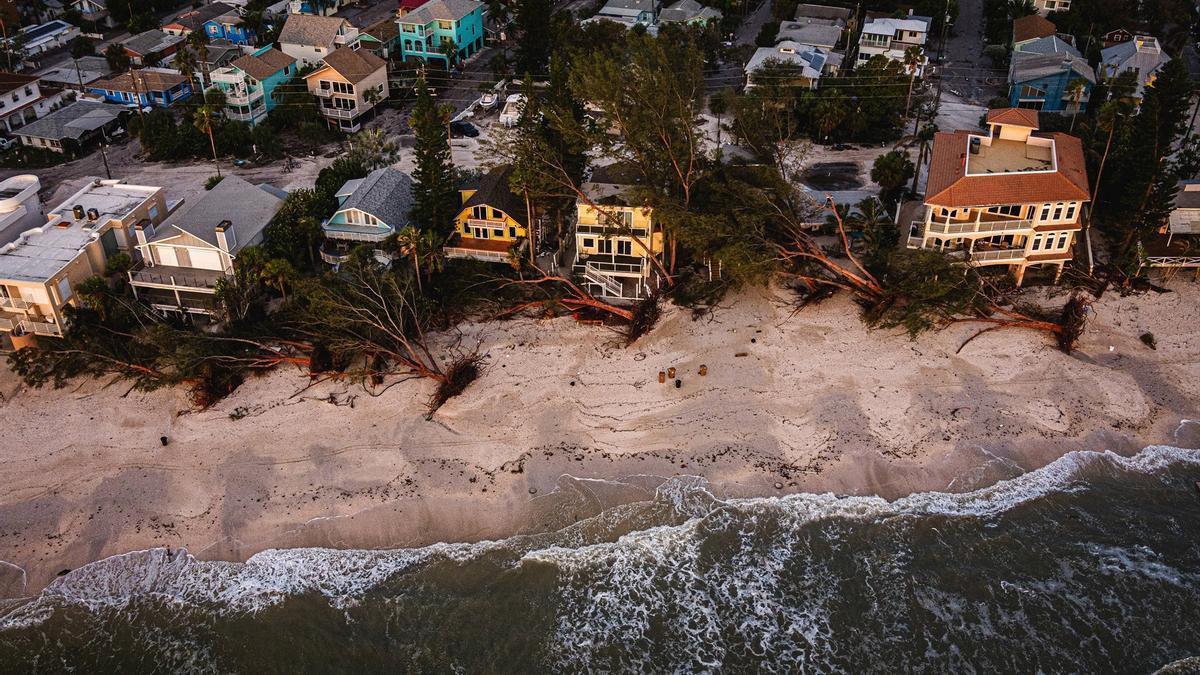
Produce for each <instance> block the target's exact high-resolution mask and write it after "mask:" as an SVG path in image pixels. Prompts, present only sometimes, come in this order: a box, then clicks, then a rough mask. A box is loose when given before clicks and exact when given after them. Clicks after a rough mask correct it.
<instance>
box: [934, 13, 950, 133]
mask: <svg viewBox="0 0 1200 675" xmlns="http://www.w3.org/2000/svg"><path fill="white" fill-rule="evenodd" d="M942 17H943V18H942V34H941V35H940V36H938V55H937V64H938V86H937V94H935V95H934V97H933V114H934V115H935V116H936V115H937V111H938V106H940V105H941V104H942V82H943V81H944V80H945V79H946V75H945V73H943V72H942V62H943V61H944V60H945V53H946V34H947V33H949V32H950V0H946V11H945V14H943V15H942Z"/></svg>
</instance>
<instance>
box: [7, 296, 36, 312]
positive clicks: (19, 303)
mask: <svg viewBox="0 0 1200 675" xmlns="http://www.w3.org/2000/svg"><path fill="white" fill-rule="evenodd" d="M32 306H33V305H32V304H31V303H29V302H28V301H25V300H22V299H20V298H0V309H15V310H17V311H24V310H27V309H29V308H30V307H32Z"/></svg>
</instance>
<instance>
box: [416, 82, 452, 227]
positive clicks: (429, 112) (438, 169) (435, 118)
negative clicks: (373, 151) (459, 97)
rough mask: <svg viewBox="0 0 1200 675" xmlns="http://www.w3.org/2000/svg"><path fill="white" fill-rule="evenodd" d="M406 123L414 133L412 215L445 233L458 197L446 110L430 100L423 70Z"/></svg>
mask: <svg viewBox="0 0 1200 675" xmlns="http://www.w3.org/2000/svg"><path fill="white" fill-rule="evenodd" d="M409 123H410V124H411V125H412V129H413V133H414V134H415V135H416V142H415V145H414V148H413V162H414V164H415V165H416V166H415V168H414V170H413V180H414V182H415V186H414V194H413V219H414V220H415V221H416V223H417V225H418V226H419V227H421V228H424V229H428V230H431V231H433V232H435V233H437V234H438V235H439V236H444V235H449V233H450V230H451V229H452V223H453V221H454V216H455V215H456V213H457V211H458V206H459V201H458V190H457V186H456V185H455V180H454V163H453V160H452V158H451V155H450V138H449V133H448V130H447V123H448V111H446V110H445V108H443V107H440V106H438V105H436V104H435V103H434V101H433V96H432V95H431V94H430V93H429V86H428V85H427V84H426V82H425V74H424V73H421V74H420V76H418V78H417V102H416V107H414V108H413V112H412V119H411V120H410V122H409Z"/></svg>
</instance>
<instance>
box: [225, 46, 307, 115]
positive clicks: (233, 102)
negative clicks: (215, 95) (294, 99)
mask: <svg viewBox="0 0 1200 675" xmlns="http://www.w3.org/2000/svg"><path fill="white" fill-rule="evenodd" d="M297 72H298V68H297V66H296V59H294V58H292V57H290V56H288V55H287V54H284V53H283V52H281V51H279V50H278V49H275V48H274V47H263V48H262V49H259V50H258V51H256V52H254V53H253V54H247V55H245V56H243V57H241V58H239V59H237V60H236V61H234V62H232V63H230V64H229V65H228V66H227V67H225V68H220V69H218V70H215V71H213V72H212V74H211V76H210V77H211V78H212V81H213V84H215V85H216V86H217V87H219V88H220V89H221V91H222V92H223V93H224V94H225V114H226V116H228V117H229V119H233V120H238V121H241V122H246V123H247V124H249V125H251V126H254V125H257V124H258V123H259V122H262V121H263V120H264V119H266V118H267V113H269V112H271V110H273V109H274V108H275V106H276V105H278V104H279V101H278V100H276V96H275V95H274V94H275V90H276V89H277V88H278V87H279V86H281V85H283V84H284V83H286V82H287V81H288V80H290V79H292V77H294V76H295V75H296V73H297Z"/></svg>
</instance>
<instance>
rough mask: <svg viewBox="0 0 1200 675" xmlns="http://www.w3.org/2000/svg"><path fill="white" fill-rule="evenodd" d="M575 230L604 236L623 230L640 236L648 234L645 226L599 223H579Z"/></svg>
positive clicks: (580, 232)
mask: <svg viewBox="0 0 1200 675" xmlns="http://www.w3.org/2000/svg"><path fill="white" fill-rule="evenodd" d="M575 231H576V232H578V233H579V234H595V235H601V236H603V235H605V234H616V233H618V232H622V231H625V232H632V233H634V234H636V235H638V236H639V237H640V236H645V235H646V234H648V233H647V232H646V228H644V227H629V228H622V227H619V226H615V225H614V226H609V227H605V226H603V225H598V224H597V225H588V224H585V223H579V224H578V225H576V226H575Z"/></svg>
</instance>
